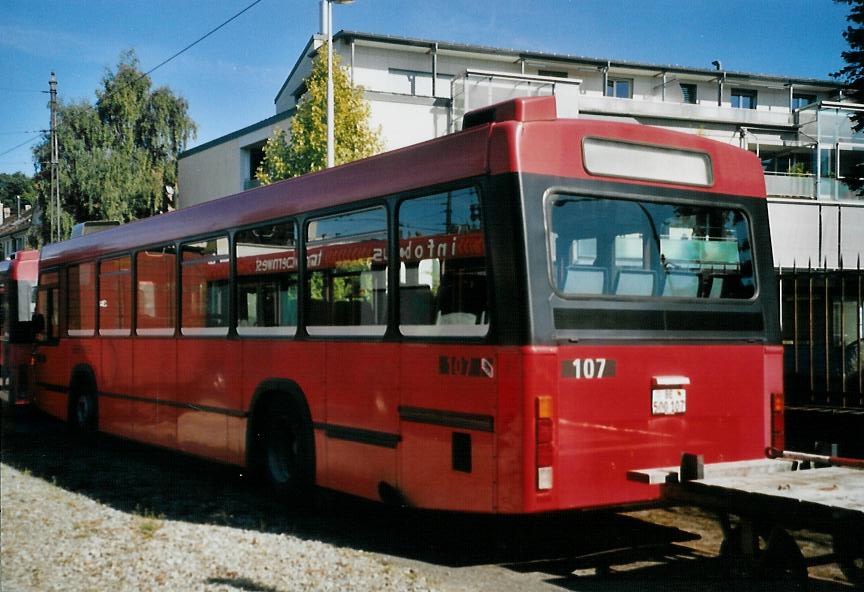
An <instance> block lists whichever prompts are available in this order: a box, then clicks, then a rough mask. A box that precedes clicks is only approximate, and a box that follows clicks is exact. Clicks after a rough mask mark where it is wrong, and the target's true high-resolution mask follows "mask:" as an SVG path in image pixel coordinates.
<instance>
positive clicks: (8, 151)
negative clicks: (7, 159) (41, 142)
mask: <svg viewBox="0 0 864 592" xmlns="http://www.w3.org/2000/svg"><path fill="white" fill-rule="evenodd" d="M41 135H42V133H41V132H40V133H38V134H36V135H35V136H33V137H31V138H30V139H28V140H25V141H23V142H21V143H20V144H18V145H16V146H12V147H11V148H9V150H6V151H5V152H0V156H5V155H7V154H9V153H10V152H12V151H14V150H18V149H19V148H20V147H21V146H26V145H27V144H30V143H31V142H34V141H36V140H37V139H38V138H39V137H40V136H41Z"/></svg>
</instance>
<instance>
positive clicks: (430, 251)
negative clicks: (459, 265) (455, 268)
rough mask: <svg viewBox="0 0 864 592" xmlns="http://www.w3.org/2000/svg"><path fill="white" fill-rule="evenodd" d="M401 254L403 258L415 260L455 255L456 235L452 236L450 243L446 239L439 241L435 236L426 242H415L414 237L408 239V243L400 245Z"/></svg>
mask: <svg viewBox="0 0 864 592" xmlns="http://www.w3.org/2000/svg"><path fill="white" fill-rule="evenodd" d="M399 256H400V257H401V258H402V259H414V260H420V259H434V258H436V257H437V258H447V257H455V256H456V236H453V237H451V238H450V242H449V243H447V242H446V240H445V241H442V242H437V241H436V240H435V239H434V238H430V239H428V240H427V241H426V243H425V244H424V243H423V242H418V243H415V242H414V240H413V239H412V240H410V241H408V244H403V245H402V246H400V247H399Z"/></svg>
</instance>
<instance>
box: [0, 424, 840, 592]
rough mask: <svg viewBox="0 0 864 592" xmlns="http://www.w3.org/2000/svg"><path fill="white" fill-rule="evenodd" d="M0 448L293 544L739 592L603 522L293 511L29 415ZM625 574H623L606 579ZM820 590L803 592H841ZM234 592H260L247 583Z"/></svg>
mask: <svg viewBox="0 0 864 592" xmlns="http://www.w3.org/2000/svg"><path fill="white" fill-rule="evenodd" d="M19 411H20V410H19ZM0 449H2V462H3V463H4V464H6V465H8V466H11V467H14V468H16V469H18V470H21V471H26V472H28V473H29V474H30V475H32V476H35V477H39V478H41V479H44V480H46V481H49V482H52V483H54V484H56V485H57V486H59V487H61V488H63V489H66V490H68V491H72V492H75V493H79V494H82V495H84V496H87V497H89V498H91V499H94V500H96V501H98V502H100V503H102V504H105V505H108V506H110V507H113V508H115V509H117V510H120V511H123V512H135V513H139V514H148V515H157V516H164V517H165V518H166V519H168V520H178V521H186V522H193V523H201V524H218V525H223V526H230V527H234V528H242V529H247V530H255V531H259V532H266V533H284V534H290V535H294V536H297V537H300V538H305V539H311V540H318V541H323V542H326V543H330V544H334V545H340V546H346V547H351V548H355V549H361V550H364V551H370V552H376V553H386V554H388V555H394V556H399V557H405V558H408V559H413V560H417V561H423V562H427V563H433V564H436V565H441V566H447V567H454V568H459V567H467V566H472V565H484V564H498V565H502V566H504V567H507V568H509V569H512V570H514V571H517V572H540V573H543V574H547V575H546V577H543V578H542V579H543V581H546V582H548V583H553V584H556V585H558V586H560V587H562V588H564V589H571V590H612V589H621V586H622V584H623V585H624V587H625V588H629V586H627V582H631V583H632V584H633V585H636V583H637V582H639V584H638V588H639V590H641V591H644V592H649V591H651V590H654V589H655V588H656V589H657V590H658V591H659V590H661V589H662V590H670V589H671V590H675V589H681V590H690V589H693V588H694V586H696V587H699V588H700V589H711V590H715V589H716V590H725V589H735V588H737V586H734V585H732V583H729V582H723V581H722V580H721V579H720V570H719V566H718V564H717V560H716V559H715V558H708V557H705V556H703V555H699V554H697V553H695V552H694V551H692V550H691V549H689V548H687V547H684V546H681V545H680V544H679V543H681V542H684V541H687V540H692V539H693V538H698V537H697V536H696V535H692V534H690V533H688V532H685V531H682V530H680V529H678V528H672V527H667V526H660V525H656V524H651V523H649V522H644V521H642V520H639V519H636V518H633V517H629V516H622V515H618V514H614V513H610V512H602V513H600V512H590V513H588V512H583V513H565V514H561V513H559V514H554V515H543V516H532V517H495V516H477V515H461V514H455V513H445V512H430V511H417V510H403V509H398V508H391V507H387V506H384V505H383V504H379V503H373V502H368V501H365V500H361V499H357V498H354V497H351V496H346V495H340V494H337V493H333V492H328V491H320V492H319V493H318V495H317V496H316V499H315V500H314V502H312V503H311V504H308V505H305V506H303V507H292V506H290V505H287V504H285V503H284V502H282V501H280V500H278V499H274V498H273V497H272V496H270V495H268V493H267V492H266V491H265V490H264V489H263V488H261V487H259V486H258V485H257V484H256V483H255V482H254V481H253V480H251V479H250V478H249V477H248V476H246V475H245V474H243V473H242V472H241V471H240V469H238V468H236V467H226V466H222V465H218V464H213V463H208V462H204V461H202V460H200V459H197V458H191V457H187V456H184V455H181V454H178V453H176V452H171V451H166V450H161V449H157V448H153V447H149V446H144V445H139V444H136V443H133V442H129V441H125V440H122V439H118V438H113V437H109V436H98V437H96V438H95V439H94V440H93V441H91V442H89V443H88V442H81V441H79V440H77V439H75V438H72V437H70V434H69V432H68V430H67V428H66V426H65V424H63V423H61V422H58V421H56V420H54V419H53V418H50V417H47V416H45V415H43V414H41V413H38V412H28V413H23V414H22V413H18V414H16V416H15V418H14V420H13V418H12V417H10V414H9V413H4V415H3V428H2V446H0ZM624 564H626V565H630V566H631V567H630V568H629V571H624V572H616V571H615V568H614V567H613V568H612V571H610V569H609V566H610V565H612V566H614V565H624ZM634 566H635V567H634ZM574 571H575V572H576V574H577V575H573V574H574ZM652 583H656V587H652V586H653V584H652ZM727 585H729V586H731V588H730V587H728V586H727ZM817 586H819V587H818V588H814V587H813V586H811V590H812V589H838V588H837V587H835V586H833V585H831V586H830V587H829V588H821V584H817ZM237 587H238V589H240V590H258V589H259V588H257V587H256V585H255V584H254V583H252V582H240V583H239V585H238V586H237ZM749 588H750V587H749V586H748V589H749ZM840 589H843V587H840Z"/></svg>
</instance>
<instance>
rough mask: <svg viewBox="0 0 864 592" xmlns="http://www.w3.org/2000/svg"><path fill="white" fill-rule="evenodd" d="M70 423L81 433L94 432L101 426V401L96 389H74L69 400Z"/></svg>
mask: <svg viewBox="0 0 864 592" xmlns="http://www.w3.org/2000/svg"><path fill="white" fill-rule="evenodd" d="M69 423H70V424H71V425H72V428H73V429H74V430H75V432H77V433H79V434H93V433H95V432H96V430H97V429H98V427H99V403H98V400H97V398H96V389H94V388H92V387H89V386H88V387H85V388H81V389H74V390H72V392H71V396H70V400H69Z"/></svg>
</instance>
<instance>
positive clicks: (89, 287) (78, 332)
mask: <svg viewBox="0 0 864 592" xmlns="http://www.w3.org/2000/svg"><path fill="white" fill-rule="evenodd" d="M66 278H67V280H68V284H69V290H68V297H67V307H66V308H67V310H66V319H67V331H68V333H69V336H70V337H85V336H88V335H93V332H94V331H95V330H96V306H95V305H96V264H95V263H82V264H80V265H72V266H70V267H69V271H68V272H67V276H66Z"/></svg>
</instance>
